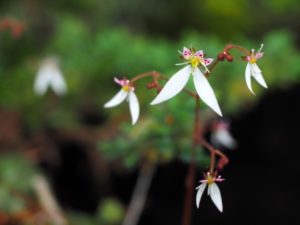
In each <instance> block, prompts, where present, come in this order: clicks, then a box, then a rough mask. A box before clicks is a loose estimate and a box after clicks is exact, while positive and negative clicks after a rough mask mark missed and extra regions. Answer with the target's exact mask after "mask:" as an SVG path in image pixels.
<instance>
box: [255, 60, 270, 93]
mask: <svg viewBox="0 0 300 225" xmlns="http://www.w3.org/2000/svg"><path fill="white" fill-rule="evenodd" d="M252 68H253V71H252V75H253V77H254V79H255V80H256V81H257V82H258V83H259V84H260V85H261V86H263V87H264V88H268V86H267V84H266V82H265V80H264V78H263V76H262V73H261V70H260V69H259V68H258V66H257V65H256V64H253V65H252Z"/></svg>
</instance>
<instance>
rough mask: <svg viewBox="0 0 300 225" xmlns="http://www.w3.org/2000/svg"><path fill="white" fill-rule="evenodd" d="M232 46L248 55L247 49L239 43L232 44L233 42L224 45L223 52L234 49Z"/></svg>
mask: <svg viewBox="0 0 300 225" xmlns="http://www.w3.org/2000/svg"><path fill="white" fill-rule="evenodd" d="M234 48H235V49H237V50H239V51H240V52H243V53H245V54H246V55H249V54H250V53H251V52H249V51H248V50H247V49H245V48H243V47H241V46H239V45H233V44H228V45H226V46H225V48H224V52H229V51H230V50H231V49H234Z"/></svg>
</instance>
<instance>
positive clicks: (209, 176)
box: [206, 175, 215, 184]
mask: <svg viewBox="0 0 300 225" xmlns="http://www.w3.org/2000/svg"><path fill="white" fill-rule="evenodd" d="M206 179H207V184H212V183H215V178H213V177H212V176H211V175H208V176H207V177H206Z"/></svg>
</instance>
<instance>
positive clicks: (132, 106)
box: [128, 91, 140, 125]
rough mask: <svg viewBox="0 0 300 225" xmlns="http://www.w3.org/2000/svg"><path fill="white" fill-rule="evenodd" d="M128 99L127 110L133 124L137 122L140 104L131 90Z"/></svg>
mask: <svg viewBox="0 0 300 225" xmlns="http://www.w3.org/2000/svg"><path fill="white" fill-rule="evenodd" d="M128 101H129V110H130V114H131V119H132V125H134V124H135V123H136V122H137V120H138V118H139V115H140V105H139V101H138V99H137V97H136V95H135V93H134V92H133V91H130V92H129V95H128Z"/></svg>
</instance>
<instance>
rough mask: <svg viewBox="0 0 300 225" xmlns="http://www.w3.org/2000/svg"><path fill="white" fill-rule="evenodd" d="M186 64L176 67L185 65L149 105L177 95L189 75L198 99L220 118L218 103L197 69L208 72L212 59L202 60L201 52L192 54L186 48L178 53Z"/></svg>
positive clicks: (204, 78) (202, 54) (201, 73)
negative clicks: (201, 68)
mask: <svg viewBox="0 0 300 225" xmlns="http://www.w3.org/2000/svg"><path fill="white" fill-rule="evenodd" d="M180 53H181V54H182V56H183V58H184V59H185V60H186V62H184V63H181V64H177V65H187V66H185V67H184V68H182V69H181V70H179V71H178V72H177V73H175V74H174V75H173V76H172V77H171V78H170V80H168V82H167V83H166V85H165V86H164V87H163V89H162V90H161V91H160V93H159V94H158V95H157V96H156V98H155V99H154V100H153V101H152V102H151V105H156V104H159V103H161V102H164V101H166V100H169V99H170V98H172V97H174V96H175V95H177V94H178V93H179V92H180V91H181V90H182V89H183V88H184V86H185V85H186V84H187V82H188V80H189V78H190V74H192V75H193V80H194V86H195V88H196V91H197V93H198V95H199V97H200V98H201V99H202V100H203V101H204V102H205V103H206V104H207V105H208V106H209V107H210V108H212V109H213V110H214V111H215V112H216V113H218V114H219V115H220V116H222V112H221V110H220V107H219V104H218V101H217V99H216V96H215V94H214V91H213V89H212V88H211V86H210V84H209V83H208V80H207V79H206V77H205V75H204V74H203V72H202V71H201V70H200V69H199V68H198V67H200V66H202V67H203V68H204V69H205V71H207V72H209V70H208V68H207V66H208V65H209V64H211V63H212V61H213V59H212V58H204V53H203V51H202V50H200V51H196V52H194V51H193V50H190V49H188V48H186V47H184V48H183V51H182V52H180Z"/></svg>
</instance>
